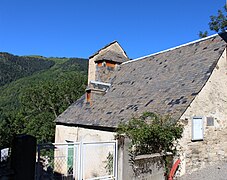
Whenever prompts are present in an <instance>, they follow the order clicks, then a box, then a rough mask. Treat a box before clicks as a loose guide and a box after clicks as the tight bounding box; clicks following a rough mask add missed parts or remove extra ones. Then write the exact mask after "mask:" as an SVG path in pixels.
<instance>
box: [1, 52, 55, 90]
mask: <svg viewBox="0 0 227 180" xmlns="http://www.w3.org/2000/svg"><path fill="white" fill-rule="evenodd" d="M53 65H54V62H53V61H50V60H48V59H46V58H42V57H30V56H14V55H12V54H9V53H0V86H2V85H5V84H8V83H10V82H12V81H15V80H17V79H19V78H22V77H26V76H30V75H32V74H33V73H35V72H38V71H41V70H46V69H49V68H50V67H51V66H53Z"/></svg>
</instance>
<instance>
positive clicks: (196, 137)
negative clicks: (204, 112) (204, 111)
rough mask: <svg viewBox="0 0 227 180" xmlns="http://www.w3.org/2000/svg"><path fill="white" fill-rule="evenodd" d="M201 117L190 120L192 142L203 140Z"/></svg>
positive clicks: (202, 119)
mask: <svg viewBox="0 0 227 180" xmlns="http://www.w3.org/2000/svg"><path fill="white" fill-rule="evenodd" d="M203 121H204V118H203V117H193V118H192V141H200V140H203V138H204V137H203V132H204V130H203V129H204V127H203Z"/></svg>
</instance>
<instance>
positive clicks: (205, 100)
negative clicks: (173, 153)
mask: <svg viewBox="0 0 227 180" xmlns="http://www.w3.org/2000/svg"><path fill="white" fill-rule="evenodd" d="M195 116H202V117H204V121H203V125H204V126H203V127H204V132H203V133H204V134H203V135H204V139H203V140H202V141H195V142H193V141H191V138H192V118H193V117H195ZM208 119H213V120H214V123H213V125H212V124H211V125H209V122H208ZM181 121H182V122H183V123H184V125H185V127H184V132H183V138H182V139H181V140H180V147H179V150H180V151H179V152H180V158H181V160H182V163H181V166H180V169H179V172H178V175H183V174H185V173H190V172H192V171H195V170H198V169H201V168H204V167H206V166H207V165H210V164H215V163H217V162H219V161H227V61H226V50H225V51H224V53H223V54H222V56H221V57H220V59H219V61H218V64H217V66H216V68H215V70H214V71H213V73H212V75H211V77H210V78H209V80H208V82H207V83H206V85H205V86H204V87H203V89H202V90H201V92H200V93H199V94H198V95H197V96H196V98H195V99H194V101H193V102H192V103H191V105H190V106H189V107H188V109H187V110H186V112H185V113H184V114H183V116H182V117H181Z"/></svg>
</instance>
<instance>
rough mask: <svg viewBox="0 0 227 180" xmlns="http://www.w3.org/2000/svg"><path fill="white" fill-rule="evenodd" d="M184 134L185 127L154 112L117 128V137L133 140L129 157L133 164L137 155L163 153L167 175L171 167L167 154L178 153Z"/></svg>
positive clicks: (144, 114) (168, 117)
mask: <svg viewBox="0 0 227 180" xmlns="http://www.w3.org/2000/svg"><path fill="white" fill-rule="evenodd" d="M182 132H183V127H182V125H180V124H179V123H178V122H177V121H176V120H174V119H172V118H171V117H170V116H160V115H157V114H155V113H152V112H145V113H143V115H142V116H140V117H139V118H132V119H131V120H130V121H129V122H128V123H123V124H119V126H118V128H117V136H121V135H122V134H123V135H126V136H127V137H128V138H129V139H131V146H130V147H129V155H130V161H131V163H132V164H133V162H134V157H135V156H136V155H143V154H152V153H161V154H163V162H164V165H165V171H166V174H168V165H169V162H168V157H167V153H173V155H174V154H175V153H176V145H177V140H178V139H180V138H181V137H182Z"/></svg>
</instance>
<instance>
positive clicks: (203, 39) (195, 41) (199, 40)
mask: <svg viewBox="0 0 227 180" xmlns="http://www.w3.org/2000/svg"><path fill="white" fill-rule="evenodd" d="M217 35H218V33H216V34H213V35H211V36H207V37H205V38H201V39H197V40H194V41H191V42H188V43H185V44H182V45H179V46H175V47H172V48H169V49H165V50H162V51H159V52H156V53H152V54H149V55H146V56H142V57H139V58H136V59H133V60H130V61H126V62H123V63H122V65H123V64H127V63H132V62H134V61H139V60H142V59H144V58H147V57H151V56H154V55H157V54H161V53H164V52H168V51H172V50H174V49H177V48H180V47H184V46H188V45H191V44H194V43H197V42H201V41H205V40H207V39H210V38H213V37H215V36H217Z"/></svg>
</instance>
